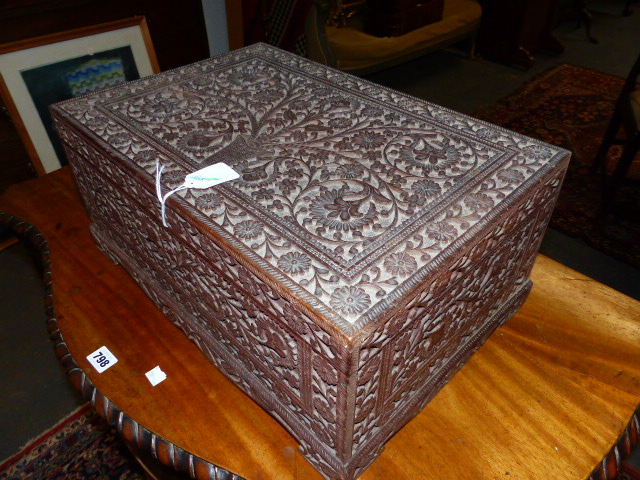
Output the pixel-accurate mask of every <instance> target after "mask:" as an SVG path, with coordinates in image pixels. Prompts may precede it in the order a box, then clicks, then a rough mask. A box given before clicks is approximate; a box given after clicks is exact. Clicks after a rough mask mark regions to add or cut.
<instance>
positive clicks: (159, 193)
mask: <svg viewBox="0 0 640 480" xmlns="http://www.w3.org/2000/svg"><path fill="white" fill-rule="evenodd" d="M163 170H164V165H162V166H161V165H160V162H157V163H156V195H157V196H158V200H159V201H160V211H161V213H162V225H164V226H165V227H168V226H169V225H167V199H168V198H169V197H170V196H171V195H173V194H174V193H176V192H179V191H180V190H184V189H186V188H189V187H188V186H187V184H186V183H183V184H182V185H180V186H179V187H177V188H174V189H173V190H170V191H168V192H167V193H165V194H164V195H162V186H161V185H160V179H161V177H162V171H163Z"/></svg>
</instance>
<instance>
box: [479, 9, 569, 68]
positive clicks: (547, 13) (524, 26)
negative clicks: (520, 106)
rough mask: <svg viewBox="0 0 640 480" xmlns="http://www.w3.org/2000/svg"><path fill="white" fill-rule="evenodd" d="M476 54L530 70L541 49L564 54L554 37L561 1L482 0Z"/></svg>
mask: <svg viewBox="0 0 640 480" xmlns="http://www.w3.org/2000/svg"><path fill="white" fill-rule="evenodd" d="M479 1H480V4H481V5H482V23H481V25H480V31H479V32H478V39H477V52H478V54H479V55H480V56H482V57H485V58H487V59H490V60H496V61H499V62H502V63H506V64H510V65H514V66H518V67H521V68H524V69H528V68H531V66H533V63H534V61H535V57H534V54H535V53H536V52H537V51H538V50H548V51H551V52H553V53H561V52H562V51H563V47H562V45H561V44H560V43H559V42H558V41H557V39H555V37H553V36H552V34H551V30H552V29H553V27H554V25H555V21H556V15H557V9H558V4H559V0H479Z"/></svg>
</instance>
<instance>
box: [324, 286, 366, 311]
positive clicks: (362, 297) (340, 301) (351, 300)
mask: <svg viewBox="0 0 640 480" xmlns="http://www.w3.org/2000/svg"><path fill="white" fill-rule="evenodd" d="M329 303H330V304H331V306H332V307H333V308H335V309H336V310H338V311H340V312H341V313H343V314H347V315H353V314H358V313H360V312H363V311H364V310H366V309H367V308H369V306H370V305H371V298H370V297H369V295H368V294H367V292H365V291H364V290H363V289H362V288H360V287H339V288H336V289H335V290H334V291H333V293H332V294H331V300H330V301H329Z"/></svg>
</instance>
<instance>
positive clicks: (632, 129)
mask: <svg viewBox="0 0 640 480" xmlns="http://www.w3.org/2000/svg"><path fill="white" fill-rule="evenodd" d="M639 78H640V55H638V58H637V59H636V61H635V63H634V64H633V66H632V67H631V70H630V71H629V75H627V79H626V80H625V82H624V85H623V86H622V90H621V92H620V95H619V96H618V99H617V100H616V104H615V107H614V110H613V115H612V116H611V120H610V121H609V125H608V126H607V130H606V132H605V134H604V138H603V139H602V143H601V144H600V147H599V148H598V152H597V153H596V156H595V158H594V160H593V164H592V166H591V167H592V169H593V170H597V171H599V172H600V173H601V174H602V177H603V179H604V180H603V181H604V184H605V188H604V191H603V198H602V208H601V214H606V212H607V211H608V210H609V208H610V206H611V202H612V201H613V199H614V196H615V194H616V192H617V190H618V189H619V188H620V185H621V183H622V182H623V180H624V178H625V177H626V176H627V174H628V173H629V169H630V167H631V164H632V163H633V161H634V160H635V158H636V156H637V154H638V151H640V84H639V83H638V79H639ZM614 145H622V151H621V153H620V155H619V157H618V158H617V159H616V162H615V166H614V167H613V168H612V172H613V173H612V175H611V177H607V173H608V171H609V169H608V168H607V164H608V154H609V150H611V147H613V146H614Z"/></svg>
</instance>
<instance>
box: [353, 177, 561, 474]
mask: <svg viewBox="0 0 640 480" xmlns="http://www.w3.org/2000/svg"><path fill="white" fill-rule="evenodd" d="M563 172H564V170H563V169H561V170H560V171H555V172H551V173H550V174H549V175H547V177H546V178H544V179H543V180H542V181H541V182H540V185H539V186H537V188H536V189H535V190H534V191H532V192H530V195H528V196H526V197H525V198H523V199H522V201H520V202H519V203H517V204H515V205H514V206H513V207H511V208H510V209H509V210H508V211H507V212H505V215H504V216H503V219H502V221H500V222H499V223H497V224H495V225H493V226H492V227H491V228H490V230H489V231H488V232H483V233H482V234H481V235H478V236H477V238H476V242H475V244H474V243H470V246H469V247H468V248H467V249H466V252H463V254H462V256H460V257H459V258H458V259H457V260H455V261H454V262H453V263H450V264H449V265H443V266H442V268H441V269H440V270H438V274H437V275H434V278H433V280H431V281H430V282H429V283H428V284H425V285H424V286H423V288H422V289H421V291H419V292H418V293H417V294H415V295H413V297H409V299H408V302H407V303H406V305H405V306H404V308H400V309H399V310H398V312H399V313H398V314H397V315H396V316H395V317H394V318H391V319H389V320H388V321H386V322H384V323H382V324H380V325H379V326H378V328H376V329H374V330H373V331H372V332H371V333H370V334H369V335H368V337H367V338H366V339H364V341H363V345H362V349H361V351H360V358H359V367H358V369H359V376H358V381H357V394H356V406H355V410H354V435H353V449H354V460H353V461H354V462H355V463H357V462H360V464H365V463H366V457H367V456H368V455H370V453H371V452H372V451H373V450H374V447H373V446H375V445H379V444H380V443H383V442H385V441H386V440H387V439H388V438H389V437H390V436H391V435H393V434H394V433H395V432H396V431H397V430H398V429H399V428H400V427H401V426H402V425H404V423H406V422H407V421H408V420H409V419H410V418H412V417H413V416H415V415H416V414H417V413H418V412H419V411H420V410H421V409H422V407H423V406H424V405H425V404H426V403H427V401H428V400H429V399H430V398H432V397H433V396H434V395H435V393H437V391H438V390H439V389H440V388H441V387H442V386H443V385H444V384H445V383H446V381H448V379H450V378H451V377H452V376H453V374H454V373H455V372H456V371H457V370H458V368H459V367H461V366H462V364H463V363H464V361H465V360H466V359H467V358H468V357H469V356H470V355H471V353H472V352H473V351H475V349H477V348H478V346H479V345H480V344H481V343H482V342H484V340H485V339H486V338H487V337H488V336H489V334H490V333H491V332H492V331H493V330H494V329H495V328H496V327H497V326H499V325H500V324H501V323H503V322H504V321H506V320H507V319H508V318H509V317H510V316H511V315H512V314H513V313H515V311H516V310H517V308H518V307H519V306H520V304H521V303H522V302H523V301H524V299H525V297H526V294H527V293H528V290H529V288H530V282H529V281H528V276H529V273H530V271H531V268H532V265H533V261H534V259H535V255H536V253H537V251H538V248H539V244H540V241H541V239H542V235H543V233H544V231H545V229H546V226H547V223H548V220H549V217H550V214H551V211H552V209H553V206H554V205H555V200H556V197H557V194H558V192H559V185H560V182H561V179H562V175H563ZM374 458H375V457H374ZM374 458H369V461H373V459H374ZM365 466H366V465H365ZM361 468H363V467H361Z"/></svg>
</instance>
